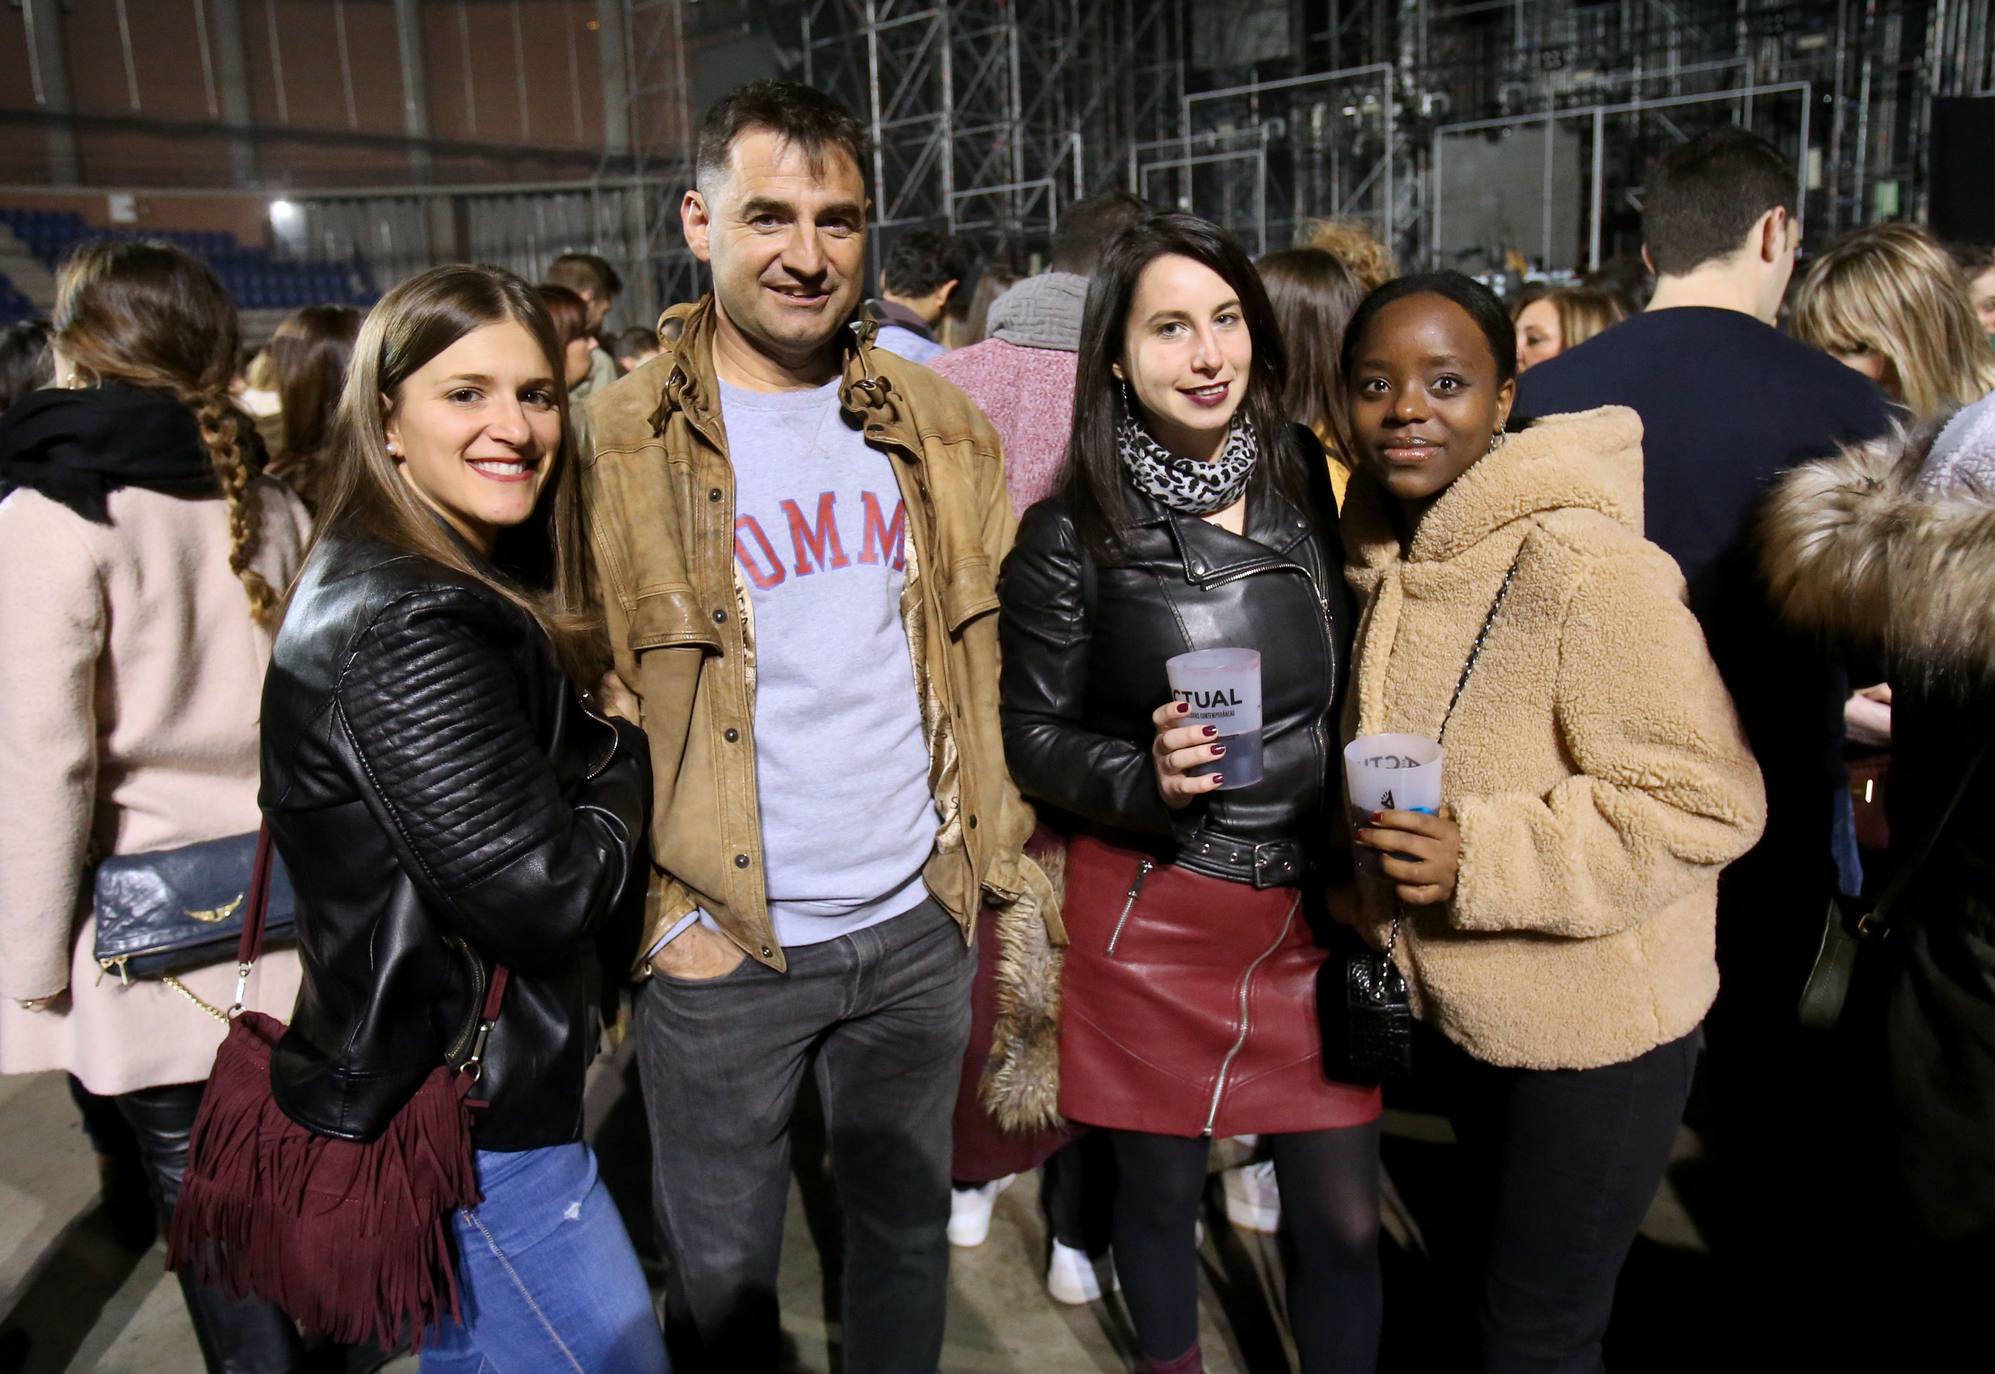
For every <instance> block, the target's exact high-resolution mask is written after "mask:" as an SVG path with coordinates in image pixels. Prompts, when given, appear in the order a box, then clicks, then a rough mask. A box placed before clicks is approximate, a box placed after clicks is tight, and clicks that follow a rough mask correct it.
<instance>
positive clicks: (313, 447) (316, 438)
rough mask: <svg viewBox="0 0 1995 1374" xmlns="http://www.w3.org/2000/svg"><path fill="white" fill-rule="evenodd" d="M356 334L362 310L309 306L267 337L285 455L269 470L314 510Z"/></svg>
mask: <svg viewBox="0 0 1995 1374" xmlns="http://www.w3.org/2000/svg"><path fill="white" fill-rule="evenodd" d="M359 335H360V312H359V311H358V310H355V309H354V308H353V307H352V306H350V305H308V306H306V307H304V308H303V309H302V310H295V311H293V312H292V313H291V314H290V315H289V316H287V317H286V318H285V320H284V323H282V324H280V325H278V326H277V332H276V333H275V334H273V335H271V338H270V366H271V370H272V371H273V372H275V373H276V377H275V381H276V383H277V398H278V402H279V405H280V406H281V407H282V410H283V414H284V451H283V452H282V453H274V454H272V455H271V460H272V461H271V465H270V472H271V473H272V475H274V476H278V477H282V478H283V479H284V480H285V481H286V482H288V483H289V484H290V485H291V487H292V489H293V490H295V491H296V492H297V493H298V494H299V495H300V496H302V497H304V498H305V504H306V505H307V506H310V507H311V508H312V509H314V510H317V509H318V507H319V504H320V502H321V500H323V497H324V492H323V487H324V485H325V481H324V467H323V465H322V463H321V460H322V459H323V457H324V456H325V449H326V444H327V442H328V441H329V440H330V439H331V437H332V422H333V415H334V413H335V412H336V411H338V409H339V395H340V392H341V390H342V389H344V388H345V386H346V369H347V364H348V363H350V362H351V361H352V360H353V341H354V340H355V339H356V338H358V337H359Z"/></svg>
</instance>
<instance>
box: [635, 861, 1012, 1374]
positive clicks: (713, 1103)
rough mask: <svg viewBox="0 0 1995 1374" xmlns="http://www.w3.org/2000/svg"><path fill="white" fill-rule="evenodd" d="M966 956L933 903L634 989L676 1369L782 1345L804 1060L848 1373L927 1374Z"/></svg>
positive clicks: (736, 1368)
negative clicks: (783, 1275)
mask: <svg viewBox="0 0 1995 1374" xmlns="http://www.w3.org/2000/svg"><path fill="white" fill-rule="evenodd" d="M975 967H976V956H975V954H974V953H973V952H972V951H971V949H970V948H969V946H968V945H966V944H965V942H964V940H963V933H962V931H961V929H960V928H959V927H958V926H957V925H956V923H955V921H953V920H952V919H950V917H949V915H948V913H947V912H945V911H944V910H943V909H942V908H941V906H940V905H938V904H937V903H936V902H935V901H933V900H932V899H931V900H928V901H924V902H923V903H922V904H921V905H920V906H918V907H916V908H915V909H914V910H912V911H910V912H908V913H906V914H905V915H902V916H897V917H895V918H893V919H892V920H890V921H886V922H883V923H882V924H880V925H877V926H874V927H872V928H870V929H868V930H862V931H860V932H858V933H857V934H854V935H848V936H843V937H841V938H839V939H836V940H830V941H826V942H825V943H823V944H817V945H804V946H801V947H799V948H796V949H792V950H790V951H789V971H788V972H787V973H777V972H775V971H774V970H773V969H770V968H768V967H767V966H765V965H762V964H759V963H756V962H755V961H754V960H752V959H751V960H744V961H743V962H742V963H741V964H740V966H739V967H737V968H735V969H734V970H733V971H732V972H730V973H728V974H725V975H723V976H722V977H719V978H714V979H707V980H703V981H689V980H686V979H680V978H670V977H665V976H662V975H660V976H657V977H654V978H652V979H651V981H650V982H649V983H647V984H646V985H645V987H644V989H643V990H642V992H641V993H640V995H639V997H638V1004H637V1037H638V1069H639V1073H640V1075H641V1078H642V1081H643V1085H644V1101H645V1109H646V1112H647V1113H648V1115H649V1117H650V1123H651V1138H652V1157H653V1165H652V1189H653V1199H654V1201H655V1203H656V1206H657V1210H658V1229H659V1239H660V1243H661V1245H662V1246H663V1248H664V1251H665V1256H666V1260H667V1264H668V1273H667V1280H666V1295H667V1297H666V1339H667V1346H668V1348H669V1349H670V1351H671V1354H672V1362H673V1365H674V1367H675V1368H677V1369H679V1370H681V1371H682V1372H685V1374H706V1371H714V1374H762V1371H766V1370H772V1369H774V1368H776V1366H777V1360H778V1352H779V1346H780V1332H779V1314H778V1309H777V1291H776V1290H777V1269H778V1264H779V1261H780V1258H781V1252H782V1241H783V1213H784V1208H785V1205H786V1204H787V1202H788V1198H789V1187H790V1169H789V1163H790V1136H789V1125H790V1118H791V1113H792V1111H793V1109H794V1108H795V1106H796V1101H797V1093H798V1090H799V1088H800V1086H801V1085H802V1082H803V1075H804V1073H805V1072H806V1070H809V1071H811V1072H812V1073H814V1075H815V1077H816V1079H817V1089H818V1093H819V1096H820V1098H821V1099H822V1101H823V1105H824V1120H825V1130H826V1134H827V1136H828V1137H829V1144H830V1153H831V1168H832V1174H833V1177H834V1178H835V1179H836V1181H837V1186H838V1196H839V1202H840V1206H841V1210H842V1212H843V1216H844V1226H845V1257H844V1266H845V1297H844V1314H843V1318H844V1319H843V1327H844V1355H845V1368H846V1369H848V1370H853V1371H864V1372H865V1374H935V1370H936V1368H937V1366H938V1364H939V1362H940V1360H941V1355H942V1328H943V1317H944V1312H945V1309H946V1306H947V1298H948V1280H949V1242H948V1236H947V1228H948V1224H949V1163H950V1148H949V1121H950V1113H951V1111H952V1109H953V1107H954V1105H955V1100H956V1083H957V1079H958V1077H959V1075H960V1073H961V1070H962V1060H963V1047H964V1044H965V1042H966V1040H967V1038H968V1036H969V1033H970V978H971V975H972V973H973V972H974V970H975Z"/></svg>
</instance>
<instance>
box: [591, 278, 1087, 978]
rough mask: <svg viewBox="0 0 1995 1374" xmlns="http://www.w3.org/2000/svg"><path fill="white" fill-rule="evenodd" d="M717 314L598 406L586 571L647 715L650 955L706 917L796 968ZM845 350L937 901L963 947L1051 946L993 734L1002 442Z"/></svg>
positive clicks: (1016, 799)
mask: <svg viewBox="0 0 1995 1374" xmlns="http://www.w3.org/2000/svg"><path fill="white" fill-rule="evenodd" d="M713 311H714V307H713V300H712V297H710V296H709V297H706V298H703V299H702V300H701V301H700V302H699V303H697V304H696V305H692V306H689V307H686V308H685V309H684V310H683V311H676V312H668V313H677V314H680V315H681V316H682V317H683V318H684V320H685V329H684V333H683V334H682V335H681V337H680V341H679V345H678V347H677V348H676V350H674V351H673V352H671V353H669V354H664V355H661V356H660V357H658V358H656V359H653V360H652V361H651V362H650V363H648V364H646V365H645V366H643V367H641V368H639V369H638V370H637V371H635V372H633V373H631V374H630V375H629V376H628V377H625V378H624V379H623V380H622V381H620V382H618V383H617V384H616V385H614V386H612V387H611V388H610V389H609V390H608V391H606V392H604V393H603V394H602V395H600V396H598V397H597V398H595V399H594V400H593V401H592V402H591V405H590V416H591V420H592V423H593V428H594V451H593V453H591V454H590V455H589V456H588V457H587V458H585V460H584V463H583V472H582V483H583V491H584V494H585V498H586V503H587V511H588V515H587V522H588V527H589V540H590V550H591V553H592V554H593V555H594V559H595V572H596V577H597V582H598V589H599V592H600V594H601V596H602V599H603V606H604V610H605V612H606V615H607V619H608V623H609V634H610V646H609V647H610V650H611V653H612V655H613V656H614V659H615V664H616V668H617V671H618V673H619V674H620V675H621V676H622V677H623V679H624V680H625V681H626V682H628V683H629V684H631V686H632V687H633V688H635V689H636V691H637V693H638V695H639V697H640V698H641V699H642V701H643V703H644V728H645V733H646V735H647V736H648V737H649V739H650V742H651V757H652V769H653V780H654V781H653V785H654V787H655V789H656V804H655V808H654V810H653V812H652V823H651V846H652V859H653V862H654V864H655V865H656V870H657V871H656V873H655V874H654V877H653V881H652V887H651V894H650V900H649V903H648V905H647V916H646V924H645V936H644V940H643V942H642V943H641V944H640V946H639V948H641V949H648V948H650V947H651V946H652V945H653V944H654V943H656V941H657V939H658V937H659V936H660V935H662V934H664V933H665V931H666V930H668V929H669V928H670V927H671V926H672V924H673V923H674V922H676V921H677V920H678V919H679V918H680V917H681V916H683V915H685V914H686V913H687V912H689V911H691V910H693V909H694V908H695V907H696V906H697V907H699V908H701V909H704V910H705V911H706V912H707V913H708V914H710V915H711V916H712V917H713V919H714V921H715V923H716V924H717V925H718V926H719V927H720V929H721V931H722V932H723V933H724V934H726V935H727V936H728V938H729V939H731V940H733V941H734V942H735V943H736V944H737V945H739V946H740V947H741V948H742V949H743V950H745V951H746V952H747V954H748V956H749V957H750V958H752V959H756V960H759V961H760V962H762V963H764V964H767V965H768V966H769V967H771V968H774V969H777V970H778V971H780V970H782V969H784V968H785V967H786V959H785V956H784V954H783V951H782V948H781V946H780V945H779V944H778V943H777V941H776V936H775V932H774V928H773V926H772V924H771V922H770V919H769V909H768V894H767V889H766V887H765V884H764V880H763V864H762V835H761V821H760V814H759V809H758V805H757V797H756V785H755V740H754V692H755V622H754V610H753V606H752V603H751V601H750V599H749V597H748V595H747V592H746V588H745V586H744V584H743V583H742V581H741V577H740V572H739V569H738V567H737V565H736V562H735V557H734V541H735V533H734V518H735V517H734V502H733V493H734V472H733V466H732V460H731V459H730V457H729V455H728V448H727V435H726V432H725V429H724V427H723V424H722V416H721V410H720V386H719V382H718V380H717V378H716V376H715V372H714V362H713V339H714V313H713ZM871 331H872V326H871V325H870V324H866V323H861V324H859V325H857V326H856V327H855V328H854V330H853V332H852V333H851V334H850V335H848V336H846V339H845V345H844V351H843V355H842V362H843V379H842V382H841V385H840V389H839V399H840V402H841V404H842V405H843V406H844V408H845V409H846V410H847V411H848V412H850V413H852V414H854V415H856V416H857V417H858V418H859V422H860V424H861V427H862V429H863V432H864V433H865V436H866V439H867V442H868V443H870V444H872V445H873V446H874V447H875V448H878V449H879V450H881V451H882V452H883V453H885V454H886V455H887V457H888V458H889V460H890V461H891V462H892V465H893V471H894V477H895V480H896V481H897V482H898V484H899V487H900V491H901V496H902V499H903V500H904V502H905V503H906V506H907V522H908V523H907V555H908V556H907V585H906V591H905V593H904V595H903V598H902V614H901V619H902V625H903V627H904V628H905V630H906V631H907V636H908V647H909V651H910V654H911V656H912V658H913V661H914V664H915V670H916V684H917V688H918V692H917V696H918V699H919V701H920V705H921V713H922V728H923V736H924V738H925V739H926V741H927V743H928V751H929V781H930V786H931V788H932V790H933V793H934V798H935V824H936V834H935V850H934V853H933V854H932V856H931V857H930V858H929V861H928V863H927V865H926V867H925V868H924V869H923V871H922V876H923V878H924V879H925V880H926V881H927V884H928V889H929V891H930V892H931V893H932V894H934V896H935V898H936V900H937V901H939V902H941V903H942V905H943V906H944V907H945V908H947V909H948V911H949V912H950V914H951V915H953V916H954V917H955V918H956V920H957V921H958V922H959V923H961V924H962V926H963V928H964V930H965V933H966V935H967V933H968V931H969V929H970V926H971V923H972V921H973V919H974V918H975V916H976V913H977V910H978V907H979V904H980V900H982V899H983V898H985V897H988V898H989V899H990V900H991V901H992V902H993V903H994V904H995V905H996V906H997V907H998V908H999V910H1000V919H1004V918H1005V917H1006V916H1016V917H1018V918H1019V919H1020V920H1021V922H1022V923H1023V924H1025V925H1027V926H1040V927H1042V929H1044V930H1049V931H1050V936H1051V938H1054V939H1055V940H1064V935H1063V934H1061V933H1060V931H1059V928H1058V910H1057V902H1055V901H1054V900H1053V896H1052V890H1051V887H1050V885H1049V884H1048V883H1047V880H1046V878H1045V875H1044V874H1043V873H1042V872H1040V870H1039V868H1038V866H1037V865H1036V864H1034V863H1032V862H1031V861H1030V860H1028V859H1026V858H1025V856H1024V854H1023V853H1022V847H1023V845H1024V842H1025V839H1026V837H1027V836H1028V835H1030V834H1031V833H1032V823H1033V818H1032V810H1031V808H1030V807H1029V806H1027V805H1026V804H1025V802H1024V801H1023V800H1022V799H1021V798H1020V796H1019V794H1018V790H1017V789H1016V788H1015V787H1014V786H1013V785H1012V782H1011V777H1010V775H1009V774H1008V773H1007V772H1006V771H1005V765H1004V743H1003V738H1002V735H1001V733H1000V728H999V723H998V675H997V653H998V651H997V605H998V603H997V569H998V565H999V564H1000V562H1002V560H1003V558H1004V555H1005V553H1006V552H1007V551H1008V550H1009V549H1010V547H1011V540H1012V531H1013V527H1014V521H1013V518H1012V515H1011V506H1010V503H1009V502H1008V500H1007V499H1006V496H1005V489H1004V473H1003V461H1002V455H1001V452H1000V449H999V444H998V439H997V436H996V435H995V434H994V433H992V431H991V427H990V425H989V424H988V423H987V422H986V421H985V420H984V418H983V416H982V415H980V414H979V413H978V412H977V408H976V407H975V406H973V405H971V404H970V403H969V401H968V400H966V399H965V398H964V396H963V393H962V392H960V391H958V390H956V388H955V387H953V386H951V385H950V384H949V383H947V382H945V381H943V380H942V379H941V378H939V377H937V376H936V375H935V374H934V373H932V372H930V371H929V370H928V369H926V368H924V367H921V366H918V365H917V364H914V363H910V362H908V361H906V360H905V359H902V358H899V357H896V356H894V355H893V354H890V353H887V352H885V351H883V350H880V349H877V348H875V347H874V346H873V343H872V337H871Z"/></svg>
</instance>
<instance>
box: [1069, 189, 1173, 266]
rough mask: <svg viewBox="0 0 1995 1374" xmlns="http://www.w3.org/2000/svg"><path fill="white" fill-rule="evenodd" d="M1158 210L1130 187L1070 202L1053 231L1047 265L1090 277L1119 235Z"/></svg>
mask: <svg viewBox="0 0 1995 1374" xmlns="http://www.w3.org/2000/svg"><path fill="white" fill-rule="evenodd" d="M1156 213H1157V211H1156V210H1155V209H1154V208H1153V207H1152V206H1151V205H1150V203H1149V202H1148V201H1146V200H1142V199H1140V198H1139V197H1137V196H1134V195H1131V194H1130V193H1129V192H1127V191H1105V192H1103V193H1102V194H1101V195H1098V196H1089V197H1088V198H1087V199H1086V200H1083V201H1078V202H1076V203H1075V204H1073V205H1069V206H1067V207H1066V208H1065V209H1063V210H1061V211H1060V227H1059V228H1058V229H1055V230H1054V231H1053V261H1052V262H1050V263H1048V264H1047V266H1048V267H1049V268H1050V269H1051V270H1052V271H1055V272H1071V273H1073V274H1074V275H1075V276H1077V277H1091V276H1093V275H1094V271H1095V268H1097V267H1099V266H1100V265H1101V255H1102V254H1103V253H1105V252H1107V251H1108V245H1109V244H1111V243H1114V242H1115V240H1116V236H1117V235H1119V234H1121V232H1122V231H1123V230H1124V229H1127V228H1128V227H1129V226H1130V225H1132V224H1140V223H1141V222H1142V221H1144V220H1146V219H1148V218H1150V216H1152V215H1154V214H1156Z"/></svg>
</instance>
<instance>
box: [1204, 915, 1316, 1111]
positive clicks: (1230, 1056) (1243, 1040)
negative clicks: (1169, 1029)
mask: <svg viewBox="0 0 1995 1374" xmlns="http://www.w3.org/2000/svg"><path fill="white" fill-rule="evenodd" d="M1301 905H1302V898H1300V897H1297V898H1295V899H1294V900H1292V901H1291V902H1289V904H1288V915H1287V916H1285V917H1283V918H1282V928H1281V933H1280V934H1278V935H1276V936H1275V940H1274V943H1273V944H1271V945H1269V946H1268V947H1267V948H1266V949H1264V950H1262V951H1261V952H1260V953H1259V954H1258V955H1256V956H1255V958H1254V962H1253V963H1251V964H1249V965H1247V972H1246V974H1245V975H1244V976H1243V977H1242V978H1241V979H1240V1033H1239V1034H1238V1035H1236V1036H1234V1037H1233V1044H1232V1046H1231V1047H1230V1048H1229V1049H1228V1050H1227V1051H1226V1057H1225V1058H1224V1059H1222V1060H1220V1061H1219V1079H1218V1081H1217V1082H1215V1083H1214V1084H1213V1085H1212V1104H1211V1105H1210V1106H1209V1107H1207V1108H1206V1112H1205V1128H1204V1129H1203V1130H1202V1131H1200V1132H1199V1134H1200V1135H1206V1136H1209V1135H1211V1134H1212V1124H1213V1123H1214V1122H1215V1121H1217V1120H1218V1119H1219V1099H1220V1097H1221V1096H1223V1095H1224V1094H1225V1092H1226V1075H1227V1074H1229V1073H1231V1072H1232V1071H1233V1061H1234V1060H1235V1059H1237V1058H1239V1057H1240V1051H1241V1050H1242V1049H1243V1048H1244V1047H1245V1046H1246V1044H1247V1028H1248V1021H1247V996H1248V994H1249V993H1250V992H1251V991H1252V990H1253V987H1254V975H1255V974H1256V973H1258V972H1259V971H1260V968H1261V965H1262V964H1265V963H1266V962H1267V961H1268V960H1269V959H1271V958H1273V957H1274V954H1275V951H1276V950H1278V949H1280V948H1281V947H1282V944H1283V942H1284V941H1286V940H1287V939H1288V932H1289V927H1291V926H1293V925H1294V924H1295V909H1296V908H1297V907H1299V906H1301Z"/></svg>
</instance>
